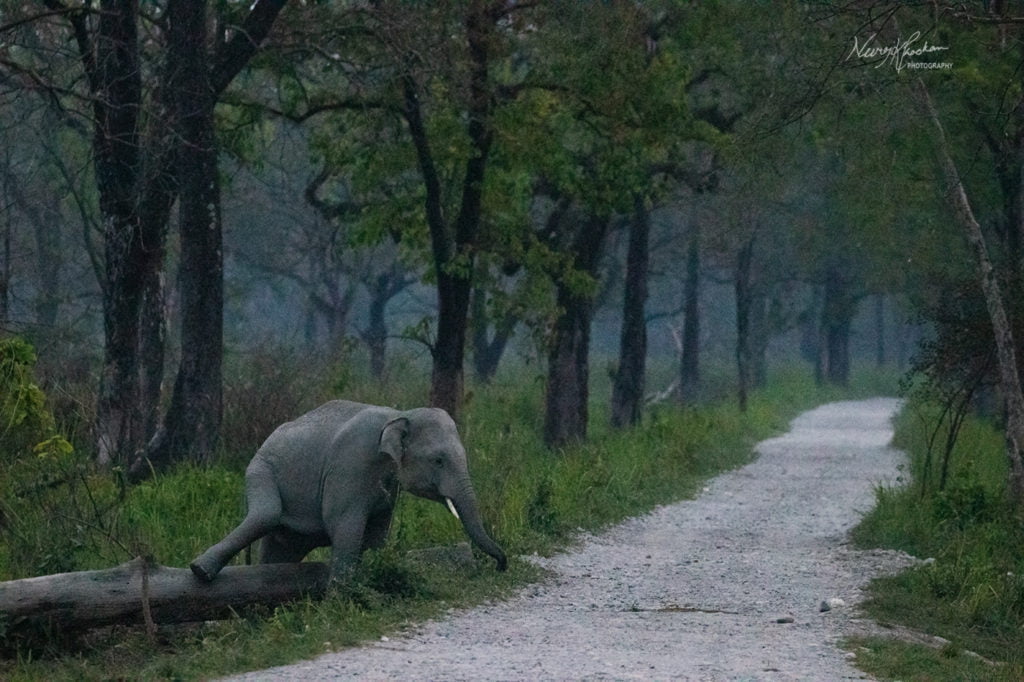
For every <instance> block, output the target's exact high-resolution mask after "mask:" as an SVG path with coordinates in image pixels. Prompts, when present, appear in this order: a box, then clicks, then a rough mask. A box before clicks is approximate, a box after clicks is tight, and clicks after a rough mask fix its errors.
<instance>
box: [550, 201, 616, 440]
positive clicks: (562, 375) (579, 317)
mask: <svg viewBox="0 0 1024 682" xmlns="http://www.w3.org/2000/svg"><path fill="white" fill-rule="evenodd" d="M609 222H610V221H609V219H608V217H607V216H604V217H599V216H589V217H588V218H586V219H584V220H582V221H581V222H580V224H579V225H578V226H577V227H576V230H575V234H574V236H573V238H572V243H571V247H570V248H571V253H572V256H573V259H572V260H573V263H574V266H575V268H576V269H577V270H579V271H582V272H585V273H587V274H588V275H590V276H591V277H593V278H595V279H596V278H597V276H598V265H599V263H600V259H601V253H602V250H603V247H604V240H605V236H606V235H607V233H608V226H609ZM555 286H556V290H557V304H558V308H559V309H560V310H561V311H562V312H561V314H560V315H559V317H558V319H557V320H556V321H555V325H554V329H553V330H552V333H551V339H550V346H549V351H548V377H547V388H546V391H545V401H544V402H545V410H544V444H545V445H547V446H548V447H549V448H559V447H563V446H565V445H568V444H570V443H573V442H577V441H581V440H583V439H584V438H586V436H587V421H588V413H587V402H588V399H589V395H590V393H589V387H588V382H589V379H590V363H589V355H590V322H591V319H592V317H593V295H592V294H589V293H585V292H580V291H578V290H576V289H574V288H573V287H571V286H569V284H568V283H567V282H565V281H564V280H563V279H559V280H558V281H557V282H556V285H555Z"/></svg>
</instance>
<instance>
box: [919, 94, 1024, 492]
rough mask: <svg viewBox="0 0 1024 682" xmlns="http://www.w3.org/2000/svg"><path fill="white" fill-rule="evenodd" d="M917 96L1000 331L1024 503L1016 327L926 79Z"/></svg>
mask: <svg viewBox="0 0 1024 682" xmlns="http://www.w3.org/2000/svg"><path fill="white" fill-rule="evenodd" d="M914 85H915V88H916V90H917V96H918V98H919V99H920V102H921V106H922V109H923V110H924V112H925V114H926V115H927V117H928V120H929V121H930V123H931V124H932V125H933V126H934V128H935V133H936V134H935V139H936V142H935V145H936V153H937V155H938V161H939V164H940V166H941V168H942V173H943V177H944V178H945V182H946V190H947V192H948V197H949V201H950V204H951V206H952V208H953V212H954V216H955V218H956V221H957V223H958V224H959V225H960V227H961V229H963V230H964V232H965V233H966V236H967V240H968V242H969V243H970V245H971V250H972V251H973V255H974V258H975V262H976V266H977V269H978V278H979V280H980V283H981V289H982V293H983V294H984V296H985V305H986V308H987V310H988V315H989V320H990V322H991V324H992V331H993V333H994V335H995V346H996V358H997V360H998V368H999V385H1000V388H1001V391H1002V394H1003V400H1004V401H1006V417H1007V421H1006V458H1007V463H1008V465H1009V493H1010V497H1011V499H1012V500H1013V502H1014V503H1015V504H1016V505H1017V506H1018V507H1020V506H1022V505H1024V391H1022V389H1021V379H1020V365H1019V362H1018V358H1017V351H1016V344H1015V343H1014V337H1013V329H1012V327H1011V326H1010V321H1009V316H1008V315H1007V311H1006V304H1005V302H1004V298H1003V292H1002V287H1001V286H1000V284H999V280H998V277H997V275H996V271H995V268H994V267H993V264H992V260H991V258H990V256H989V252H988V246H987V244H986V241H985V235H984V233H983V232H982V229H981V225H980V224H979V223H978V220H977V218H976V217H975V215H974V210H973V208H972V207H971V202H970V200H969V199H968V197H967V192H966V190H965V189H964V184H963V181H962V180H961V178H960V173H959V171H958V170H957V166H956V163H955V162H954V161H953V157H952V156H951V155H950V152H949V146H948V143H947V141H946V131H945V128H944V127H943V125H942V120H941V119H940V118H939V114H938V112H937V111H936V109H935V106H934V105H933V104H932V100H931V96H930V95H929V93H928V88H927V86H926V85H925V84H924V82H923V81H922V80H921V79H917V80H916V81H915V84H914Z"/></svg>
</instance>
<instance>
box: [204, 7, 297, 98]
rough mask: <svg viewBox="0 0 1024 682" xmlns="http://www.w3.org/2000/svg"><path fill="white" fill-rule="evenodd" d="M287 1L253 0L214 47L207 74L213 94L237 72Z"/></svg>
mask: <svg viewBox="0 0 1024 682" xmlns="http://www.w3.org/2000/svg"><path fill="white" fill-rule="evenodd" d="M287 2H288V0H256V4H254V5H253V6H252V10H250V12H249V15H248V16H247V17H246V18H245V22H243V24H242V25H241V26H239V27H237V28H236V29H235V33H234V35H232V36H231V39H230V40H229V41H227V42H226V43H223V44H222V45H221V49H219V50H217V54H216V55H215V56H214V61H213V63H214V67H213V73H211V74H210V83H211V85H212V87H213V92H214V95H215V96H219V95H220V94H221V93H222V92H224V90H225V89H226V88H227V87H228V84H230V83H231V81H232V80H234V78H235V76H237V75H238V72H239V71H241V70H242V68H243V67H244V66H245V65H246V64H247V63H249V60H250V59H252V56H253V55H254V54H255V53H256V50H258V49H259V47H260V43H262V42H263V40H264V39H265V38H266V37H267V34H268V33H270V27H271V26H273V25H274V20H275V19H277V15H278V14H280V13H281V10H282V9H284V6H285V4H286V3H287Z"/></svg>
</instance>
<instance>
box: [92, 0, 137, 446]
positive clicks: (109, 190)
mask: <svg viewBox="0 0 1024 682" xmlns="http://www.w3.org/2000/svg"><path fill="white" fill-rule="evenodd" d="M137 20H138V4H137V3H136V2H134V1H133V0H104V2H101V3H100V15H99V20H98V28H97V35H96V38H95V43H96V44H95V54H94V53H93V49H92V46H88V45H82V44H80V45H79V49H80V51H81V57H82V61H83V64H84V65H85V70H86V74H87V75H90V76H91V80H92V81H93V88H94V90H95V93H96V98H95V100H94V103H93V108H94V116H95V123H94V126H95V127H94V134H93V157H94V164H95V172H96V186H97V189H98V191H99V204H100V213H101V215H102V218H103V233H104V234H103V236H104V243H105V260H104V263H105V271H104V281H103V282H102V289H103V329H104V338H105V340H106V343H105V346H104V357H103V369H102V372H101V374H100V389H99V397H98V400H97V405H96V433H95V436H96V446H97V459H98V461H99V462H100V464H103V465H108V464H115V463H120V464H124V463H127V462H128V461H129V458H130V457H131V456H132V455H133V454H134V452H135V451H136V450H137V449H138V448H139V447H140V446H141V445H142V442H143V439H144V438H145V434H144V433H142V432H141V429H140V420H139V412H138V407H139V398H140V396H139V386H138V377H139V374H138V358H137V352H138V345H139V343H138V325H139V316H140V311H141V302H142V297H141V294H140V292H141V291H142V289H143V282H144V280H145V276H146V270H147V269H148V268H149V267H151V266H152V263H151V261H150V259H149V257H150V256H151V253H150V252H149V251H148V250H147V245H146V244H144V243H143V240H142V235H141V233H140V225H139V221H138V213H137V211H136V198H137V195H136V193H135V190H136V187H137V185H138V182H139V169H140V145H139V114H140V111H141V101H142V83H141V68H140V62H139V45H138V29H137Z"/></svg>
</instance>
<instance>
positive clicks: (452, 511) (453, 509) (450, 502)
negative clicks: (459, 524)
mask: <svg viewBox="0 0 1024 682" xmlns="http://www.w3.org/2000/svg"><path fill="white" fill-rule="evenodd" d="M444 501H445V503H446V504H447V505H448V511H450V512H451V513H452V514H453V515H454V516H455V518H459V512H457V511H455V505H454V504H453V503H452V499H451V498H450V497H446V498H444Z"/></svg>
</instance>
